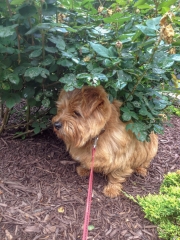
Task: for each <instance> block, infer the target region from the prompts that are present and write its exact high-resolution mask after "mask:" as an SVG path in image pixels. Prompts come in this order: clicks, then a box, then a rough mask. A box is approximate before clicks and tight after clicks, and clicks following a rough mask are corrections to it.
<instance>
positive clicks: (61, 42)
mask: <svg viewBox="0 0 180 240" xmlns="http://www.w3.org/2000/svg"><path fill="white" fill-rule="evenodd" d="M58 39H59V40H58V43H56V47H57V48H58V49H59V50H60V51H63V50H65V48H66V43H65V41H64V40H63V39H62V38H58Z"/></svg>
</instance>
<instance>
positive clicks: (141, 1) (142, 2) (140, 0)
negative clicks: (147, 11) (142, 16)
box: [134, 0, 146, 7]
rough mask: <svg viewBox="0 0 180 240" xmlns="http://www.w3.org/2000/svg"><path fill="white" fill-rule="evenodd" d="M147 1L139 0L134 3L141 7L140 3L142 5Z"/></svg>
mask: <svg viewBox="0 0 180 240" xmlns="http://www.w3.org/2000/svg"><path fill="white" fill-rule="evenodd" d="M144 3H146V0H138V1H137V2H136V3H135V4H134V7H139V5H142V4H144Z"/></svg>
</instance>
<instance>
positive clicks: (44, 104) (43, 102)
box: [42, 98, 50, 108]
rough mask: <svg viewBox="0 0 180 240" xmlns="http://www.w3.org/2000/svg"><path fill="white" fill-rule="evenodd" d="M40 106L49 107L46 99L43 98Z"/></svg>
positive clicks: (48, 101)
mask: <svg viewBox="0 0 180 240" xmlns="http://www.w3.org/2000/svg"><path fill="white" fill-rule="evenodd" d="M42 105H43V106H44V107H46V108H47V107H49V105H50V100H49V99H48V98H44V99H43V100H42Z"/></svg>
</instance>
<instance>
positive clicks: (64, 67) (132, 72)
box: [0, 0, 180, 141]
mask: <svg viewBox="0 0 180 240" xmlns="http://www.w3.org/2000/svg"><path fill="white" fill-rule="evenodd" d="M174 3H175V1H173V0H171V1H165V2H164V1H160V2H159V3H158V4H156V5H155V4H154V1H148V3H147V1H144V0H139V1H136V2H134V1H129V2H128V4H127V1H123V0H122V1H119V0H117V1H106V2H105V3H104V6H103V8H102V6H99V1H90V0H84V1H74V0H69V1H61V2H58V1H56V0H46V1H40V0H26V1H25V0H12V1H6V2H5V3H3V4H2V5H1V6H0V30H1V31H0V75H1V78H0V94H1V100H2V102H3V103H4V104H5V106H6V107H8V108H9V110H8V111H11V110H12V108H13V107H14V106H15V105H16V104H17V103H19V102H20V101H21V100H25V101H26V108H25V109H26V114H25V116H24V119H23V122H26V124H25V125H26V126H27V127H26V132H29V129H30V127H32V129H34V133H38V132H39V131H41V130H42V129H45V128H46V127H47V126H48V124H49V123H48V121H47V119H48V116H50V115H51V114H54V109H55V100H56V99H57V95H58V93H59V90H60V89H61V88H64V89H65V90H66V91H71V90H73V89H74V88H81V87H82V86H83V85H84V84H88V85H93V86H97V85H99V84H101V85H103V86H104V87H105V89H106V90H107V92H108V93H109V97H110V100H112V99H113V98H117V99H120V100H122V101H123V102H124V106H123V107H122V109H121V111H122V112H121V113H122V114H121V118H122V120H123V121H129V120H132V121H133V123H130V124H128V125H127V128H128V129H131V130H132V131H133V132H134V133H135V135H136V137H137V138H138V139H139V140H141V141H144V140H147V139H148V134H149V133H150V132H151V131H155V132H156V133H162V131H163V128H162V118H161V117H160V116H159V114H160V113H162V112H163V110H164V109H165V108H166V106H168V105H169V104H170V102H169V100H168V98H167V96H162V92H163V91H166V92H167V91H170V92H172V91H175V92H178V91H179V90H178V87H179V85H178V84H179V82H178V80H177V79H176V85H175V82H174V81H173V79H172V73H173V71H174V69H176V71H177V72H179V71H180V67H179V62H180V54H178V52H179V44H178V43H179V35H178V34H179V33H178V31H176V30H178V29H179V28H178V25H179V16H178V11H177V10H178V8H176V6H174V8H173V9H174V13H175V17H173V18H169V20H168V21H169V22H173V23H172V25H173V28H174V30H175V32H177V33H176V34H175V36H174V41H171V42H170V43H167V42H165V41H163V39H162V36H161V35H160V34H159V31H160V25H159V22H160V19H161V17H162V16H163V14H164V13H165V12H168V11H169V10H170V8H171V5H172V4H174ZM154 9H155V11H154ZM172 48H176V54H175V52H174V53H173V54H170V52H169V50H170V49H172ZM34 107H36V109H37V111H35V112H34ZM1 115H2V114H1ZM5 115H6V114H5ZM44 116H46V117H45V118H44ZM6 120H7V119H4V121H3V122H7V121H6ZM41 122H42V123H43V124H40V123H41ZM4 129H6V125H4V126H3V128H2V127H1V130H0V132H2V130H4Z"/></svg>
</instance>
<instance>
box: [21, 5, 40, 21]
mask: <svg viewBox="0 0 180 240" xmlns="http://www.w3.org/2000/svg"><path fill="white" fill-rule="evenodd" d="M36 11H37V10H36V7H35V6H33V5H30V4H27V5H23V6H22V7H20V8H19V13H20V14H21V15H22V16H23V17H25V18H28V17H31V16H32V15H34V14H36Z"/></svg>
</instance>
